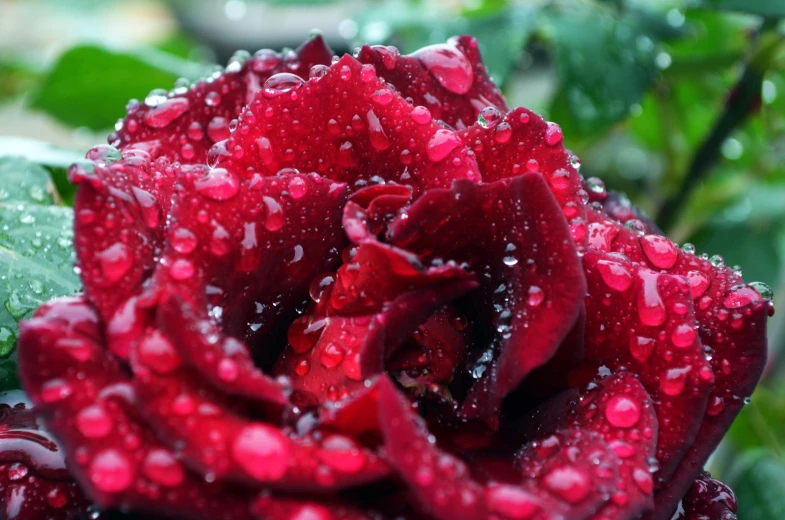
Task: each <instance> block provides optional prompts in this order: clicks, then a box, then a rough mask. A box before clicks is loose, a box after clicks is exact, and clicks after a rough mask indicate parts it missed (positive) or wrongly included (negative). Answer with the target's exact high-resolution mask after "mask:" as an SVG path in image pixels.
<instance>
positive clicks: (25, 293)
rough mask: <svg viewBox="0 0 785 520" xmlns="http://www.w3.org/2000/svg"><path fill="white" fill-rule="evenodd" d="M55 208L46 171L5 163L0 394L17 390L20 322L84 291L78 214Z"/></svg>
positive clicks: (1, 168)
mask: <svg viewBox="0 0 785 520" xmlns="http://www.w3.org/2000/svg"><path fill="white" fill-rule="evenodd" d="M54 203H55V190H54V186H53V185H52V181H51V179H50V177H49V173H48V172H47V171H46V170H45V169H44V168H43V167H41V166H39V165H37V164H35V163H32V162H30V161H28V160H26V159H24V158H20V157H0V304H2V305H1V306H0V391H2V390H7V389H9V388H17V387H18V380H17V376H16V370H15V365H16V362H15V356H14V355H13V350H14V345H15V343H16V338H17V333H18V322H19V320H21V319H23V318H27V317H29V316H30V315H31V314H32V313H33V312H34V311H35V309H36V308H38V306H40V305H41V304H43V303H44V302H46V301H47V300H49V299H51V298H55V297H58V296H65V295H69V294H74V293H75V292H77V291H79V289H80V287H81V284H80V282H79V277H77V276H76V273H74V270H73V264H74V249H73V229H72V220H73V210H72V209H71V208H69V207H64V206H56V205H54Z"/></svg>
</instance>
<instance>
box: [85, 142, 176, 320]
mask: <svg viewBox="0 0 785 520" xmlns="http://www.w3.org/2000/svg"><path fill="white" fill-rule="evenodd" d="M87 158H88V159H91V160H92V169H93V170H94V171H93V173H88V172H87V170H85V167H84V166H80V165H75V166H74V167H72V169H71V172H70V173H71V178H72V180H73V181H74V182H76V183H78V184H79V189H78V191H77V194H76V200H75V202H74V212H75V219H74V235H75V241H74V247H75V249H76V257H77V264H78V266H79V268H80V269H81V273H80V274H81V277H82V283H83V284H84V288H85V293H86V294H87V296H88V298H89V299H90V301H91V302H92V303H93V305H94V306H95V307H96V308H97V309H98V313H99V314H100V315H101V318H102V319H104V320H108V319H109V318H110V317H111V315H112V313H113V312H114V311H115V310H116V309H117V307H118V306H119V305H120V304H121V303H123V302H124V301H125V300H127V299H128V298H130V297H131V296H133V295H134V294H135V293H136V292H137V291H138V289H139V287H140V286H141V285H142V283H143V282H144V281H145V280H146V279H147V278H148V277H149V276H150V275H151V274H152V271H153V268H154V266H155V261H156V251H157V250H158V248H160V246H161V243H162V241H163V235H164V226H165V225H166V216H167V214H168V212H169V208H170V206H171V197H172V193H173V192H174V186H175V182H176V180H177V177H178V175H179V173H178V172H179V171H180V167H179V166H178V165H172V164H171V163H170V162H169V160H168V159H159V160H155V161H153V160H150V156H149V155H148V154H147V153H146V152H142V151H140V150H130V151H126V152H123V154H122V156H121V155H120V152H118V151H117V150H116V149H114V148H111V147H110V146H107V145H102V146H98V147H96V148H93V149H92V150H90V151H89V152H88V153H87Z"/></svg>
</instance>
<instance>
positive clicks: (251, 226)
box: [110, 174, 345, 397]
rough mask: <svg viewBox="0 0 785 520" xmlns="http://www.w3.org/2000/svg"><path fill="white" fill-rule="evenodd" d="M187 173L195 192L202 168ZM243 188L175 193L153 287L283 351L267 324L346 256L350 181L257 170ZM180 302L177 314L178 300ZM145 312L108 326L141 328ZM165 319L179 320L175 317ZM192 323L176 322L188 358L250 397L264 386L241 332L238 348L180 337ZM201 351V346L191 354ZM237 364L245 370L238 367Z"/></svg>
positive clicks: (263, 346)
mask: <svg viewBox="0 0 785 520" xmlns="http://www.w3.org/2000/svg"><path fill="white" fill-rule="evenodd" d="M180 182H181V185H182V186H183V187H184V189H185V192H184V193H191V194H192V193H194V192H195V191H197V190H198V188H199V186H200V183H201V182H203V178H201V177H191V176H185V175H184V176H183V178H181V181H180ZM237 190H238V193H237V194H235V195H234V196H233V197H231V198H229V199H227V200H213V199H211V198H209V197H200V196H199V195H188V196H186V195H183V196H182V197H179V198H178V199H177V201H176V203H175V205H174V207H173V208H172V211H171V215H170V225H169V229H168V236H167V243H166V245H165V250H164V253H163V255H162V257H161V259H160V261H159V263H158V267H157V270H156V272H155V275H154V277H153V280H152V284H151V288H150V290H149V291H147V293H149V294H151V295H152V296H151V297H152V298H160V297H162V296H163V295H165V294H167V293H176V294H177V295H179V298H180V299H182V300H183V301H184V302H186V303H187V304H188V308H189V309H190V310H191V311H192V312H191V315H192V318H193V319H196V320H199V321H201V320H207V319H208V318H209V319H210V320H211V321H212V322H213V324H212V325H207V322H206V321H205V322H204V323H202V324H200V325H199V327H203V326H209V327H212V330H213V332H215V330H216V328H218V327H219V328H220V330H221V333H222V334H226V335H230V336H234V337H237V338H240V339H241V340H243V341H244V342H245V343H246V344H247V345H248V346H250V347H251V353H252V354H253V355H254V356H257V355H260V356H262V357H264V356H270V355H272V356H275V355H277V353H278V352H277V351H276V350H275V347H274V346H273V345H269V344H268V342H267V336H268V334H269V333H270V332H271V330H272V329H273V328H274V327H275V326H276V324H277V325H278V327H280V322H281V321H288V320H290V319H291V317H292V314H294V307H295V305H296V304H298V303H299V302H301V301H302V300H303V299H304V298H305V297H307V294H308V287H309V284H310V282H311V279H312V278H313V277H314V276H315V275H316V274H317V273H319V272H324V271H329V270H331V269H333V268H334V266H335V264H336V262H337V260H338V258H337V257H338V254H339V250H340V248H341V246H342V244H343V243H344V241H345V238H344V237H343V233H342V232H341V208H342V206H343V204H344V201H345V186H344V185H343V184H341V183H335V182H331V181H328V180H326V179H324V178H322V177H320V176H318V175H316V174H309V175H300V174H289V175H282V176H278V177H267V178H262V177H259V176H256V177H254V178H253V179H251V180H248V181H245V183H244V184H243V185H242V186H238V187H237ZM142 303H143V302H142ZM172 312H173V315H176V313H177V312H180V310H173V311H172ZM138 318H139V317H138V316H136V315H134V314H133V313H128V315H118V316H117V319H116V320H115V321H114V322H113V323H112V324H110V330H112V329H113V327H114V329H118V330H126V329H129V328H133V329H138V327H137V326H133V327H132V325H131V324H132V323H133V322H134V321H135V320H137V319H138ZM148 319H149V318H148ZM180 319H184V318H180ZM193 319H192V320H191V321H193ZM162 323H165V324H167V326H170V327H176V325H173V324H172V325H169V324H170V323H172V322H170V321H168V320H167V319H164V320H163V322H162ZM193 326H195V325H193V324H185V323H183V324H182V327H183V328H182V330H180V331H175V330H171V331H170V332H171V333H172V334H173V337H174V338H175V339H177V340H178V344H179V345H180V346H179V347H178V348H180V349H184V351H185V353H186V354H187V355H186V356H185V357H186V359H187V360H188V362H189V363H192V364H193V366H194V367H195V368H197V369H198V370H199V371H201V372H202V374H203V375H204V376H206V377H207V378H208V380H210V381H211V382H212V383H213V384H214V385H216V386H218V387H220V388H222V389H223V390H224V391H227V392H229V393H234V392H238V393H241V394H242V395H245V396H246V397H250V395H251V394H252V393H253V392H255V391H260V390H261V389H260V388H256V389H251V388H250V387H249V386H248V384H253V383H250V382H249V380H248V379H247V378H249V377H250V378H252V379H254V380H256V381H262V379H263V378H261V377H260V376H261V374H259V373H257V372H255V370H254V369H253V366H252V364H251V363H249V359H248V358H247V352H245V348H244V347H243V348H240V345H241V344H240V342H235V343H236V345H234V346H235V348H233V349H231V350H232V352H228V351H227V352H223V351H222V350H221V345H223V342H217V341H207V342H204V341H199V342H198V344H197V343H195V342H194V341H182V340H181V338H182V339H184V338H186V337H189V334H190V335H193V334H199V333H200V332H199V331H194V330H193V329H189V328H191V327H193ZM204 332H206V331H202V332H201V334H203V335H204ZM204 337H207V336H206V335H205V336H204ZM121 339H122V340H123V341H128V339H127V338H125V337H124V336H123V337H122V338H121ZM219 343H220V344H219ZM197 351H199V352H201V354H200V355H198V356H195V355H192V354H196V353H197ZM227 354H228V355H227ZM233 354H236V356H235V355H233ZM225 359H229V361H224V360H225ZM221 363H223V365H224V366H223V367H222V366H221ZM232 364H235V365H237V366H236V367H232V366H231V365H232ZM227 365H229V366H228V369H227ZM234 368H236V369H237V371H238V374H237V378H235V377H233V375H232V373H233V372H235V370H234ZM239 371H242V372H243V374H240V373H239ZM227 375H228V376H229V377H228V379H229V380H228V381H227V380H225V379H224V378H225V376H227ZM235 383H238V384H237V385H235ZM241 386H244V387H245V390H241V388H240V387H241ZM249 392H250V393H249Z"/></svg>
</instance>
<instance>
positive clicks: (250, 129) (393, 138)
mask: <svg viewBox="0 0 785 520" xmlns="http://www.w3.org/2000/svg"><path fill="white" fill-rule="evenodd" d="M372 72H373V71H371V74H367V73H366V72H364V70H363V66H362V65H361V64H360V63H359V62H358V61H357V60H355V59H354V58H352V57H351V56H344V57H343V58H341V59H340V60H339V61H337V62H336V63H334V64H333V65H332V66H330V68H329V69H327V70H326V71H325V72H324V74H323V75H321V76H317V77H314V78H312V79H311V80H309V81H308V82H305V83H298V82H294V81H289V79H287V78H279V77H278V76H273V77H272V78H271V79H270V82H273V86H269V87H268V88H267V89H263V90H262V91H261V92H259V93H258V94H257V95H256V97H255V99H254V101H253V103H251V105H250V106H249V108H248V109H247V110H246V111H245V112H244V113H243V114H242V115H241V116H240V120H239V124H238V127H237V130H236V131H235V132H233V133H232V136H231V137H230V138H229V139H228V140H227V141H226V143H225V144H224V145H223V146H222V148H221V150H220V151H216V152H215V153H216V154H217V155H216V157H217V167H218V168H223V169H226V170H228V171H230V172H232V173H233V174H234V175H236V176H239V177H248V176H249V173H248V172H249V171H252V172H260V173H261V174H262V175H265V176H267V175H275V174H276V173H277V172H278V171H279V170H281V169H284V168H297V169H299V170H301V171H315V172H317V173H319V174H321V175H324V176H325V177H328V178H330V179H332V180H336V181H341V182H347V183H348V184H349V187H350V189H357V188H361V187H363V186H365V185H366V184H367V183H369V182H371V183H380V182H385V181H386V182H397V183H402V184H407V185H410V186H413V187H414V188H415V191H416V192H417V191H419V190H422V189H425V188H429V187H434V186H448V185H449V183H450V182H451V181H452V180H453V179H460V178H468V179H473V180H479V179H480V173H479V171H478V170H477V164H476V163H475V161H474V159H473V158H472V157H470V156H468V150H467V149H466V148H465V147H464V146H463V145H462V143H461V141H460V139H459V138H458V136H457V135H456V134H455V133H454V132H452V131H451V130H447V129H445V128H442V127H440V126H439V125H437V124H436V123H435V122H433V121H430V122H427V123H424V124H421V123H418V122H417V121H415V119H413V118H412V112H413V107H412V106H411V105H410V104H409V103H407V102H406V101H405V100H404V99H403V98H402V97H401V96H400V95H399V94H398V93H396V92H394V91H392V90H390V89H389V87H388V86H387V85H386V83H385V82H384V81H382V80H380V79H379V78H377V77H376V76H375V74H373V73H372ZM379 91H382V93H383V94H384V95H383V96H380V95H379V94H378V93H377V92H379ZM282 130H283V131H282ZM249 169H250V170H249Z"/></svg>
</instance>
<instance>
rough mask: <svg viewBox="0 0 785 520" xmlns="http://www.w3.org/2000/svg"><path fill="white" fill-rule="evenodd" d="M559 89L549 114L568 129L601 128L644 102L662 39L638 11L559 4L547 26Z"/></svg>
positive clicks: (587, 131)
mask: <svg viewBox="0 0 785 520" xmlns="http://www.w3.org/2000/svg"><path fill="white" fill-rule="evenodd" d="M545 30H546V36H548V37H550V39H551V40H552V41H553V45H554V47H555V50H556V69H557V72H558V76H559V83H560V90H559V93H558V94H557V95H556V97H555V99H554V101H553V104H552V107H551V110H550V112H549V115H550V117H551V118H552V119H554V120H556V121H559V123H560V124H561V125H562V126H564V127H565V133H573V132H574V133H577V134H582V135H587V134H595V133H598V132H600V131H602V130H604V129H606V128H607V127H609V126H610V125H612V124H613V123H615V122H616V121H619V120H621V119H623V118H625V117H627V115H629V113H630V109H631V108H632V107H633V106H634V105H636V104H638V103H640V101H641V99H642V98H643V95H644V94H645V93H646V91H647V90H648V89H649V86H650V85H651V83H652V81H653V80H654V76H655V73H656V66H655V57H656V54H657V52H658V51H659V43H658V42H657V41H655V40H654V36H653V35H651V34H649V32H648V30H647V26H646V24H645V23H644V22H643V19H642V18H640V17H639V16H638V15H637V14H636V13H635V12H634V11H631V12H627V13H625V14H623V15H622V16H621V17H615V16H612V15H611V14H610V13H609V12H607V11H605V10H601V9H591V10H589V9H580V8H578V7H577V6H576V8H574V9H559V10H556V11H554V12H552V14H551V16H550V18H549V24H548V25H547V26H546V28H545Z"/></svg>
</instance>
